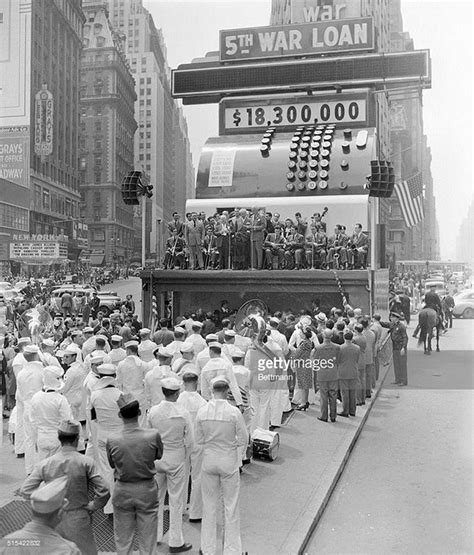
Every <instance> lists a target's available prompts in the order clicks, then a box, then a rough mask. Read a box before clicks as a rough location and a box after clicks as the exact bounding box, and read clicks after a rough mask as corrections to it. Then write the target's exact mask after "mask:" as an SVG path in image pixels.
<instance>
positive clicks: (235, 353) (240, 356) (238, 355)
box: [230, 349, 245, 358]
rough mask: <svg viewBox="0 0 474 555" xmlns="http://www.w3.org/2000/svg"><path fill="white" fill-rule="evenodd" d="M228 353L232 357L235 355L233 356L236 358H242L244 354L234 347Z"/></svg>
mask: <svg viewBox="0 0 474 555" xmlns="http://www.w3.org/2000/svg"><path fill="white" fill-rule="evenodd" d="M230 355H231V356H232V357H235V358H237V357H238V358H243V357H244V356H245V353H244V352H243V351H242V350H241V349H234V350H233V351H232V352H231V353H230Z"/></svg>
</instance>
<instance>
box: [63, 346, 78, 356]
mask: <svg viewBox="0 0 474 555" xmlns="http://www.w3.org/2000/svg"><path fill="white" fill-rule="evenodd" d="M62 353H63V356H64V355H77V350H76V349H74V348H73V347H72V346H71V345H68V346H67V347H66V348H65V349H64V351H63V352H62Z"/></svg>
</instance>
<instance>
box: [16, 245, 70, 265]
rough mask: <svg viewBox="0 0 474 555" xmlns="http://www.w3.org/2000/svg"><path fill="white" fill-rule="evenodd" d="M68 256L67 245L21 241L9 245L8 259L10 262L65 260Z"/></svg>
mask: <svg viewBox="0 0 474 555" xmlns="http://www.w3.org/2000/svg"><path fill="white" fill-rule="evenodd" d="M67 254H68V246H67V243H53V242H50V241H47V242H45V241H21V242H11V243H10V258H11V259H12V260H19V261H20V262H21V261H23V260H25V261H26V260H30V259H35V260H47V259H54V260H61V259H63V260H65V259H66V258H67Z"/></svg>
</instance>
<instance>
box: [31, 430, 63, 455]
mask: <svg viewBox="0 0 474 555" xmlns="http://www.w3.org/2000/svg"><path fill="white" fill-rule="evenodd" d="M36 447H37V449H38V454H37V457H38V461H43V460H44V459H47V458H48V457H51V456H53V455H54V454H55V453H57V452H58V451H59V450H60V449H61V444H60V443H59V440H58V431H57V430H51V431H49V432H41V431H38V433H37V437H36Z"/></svg>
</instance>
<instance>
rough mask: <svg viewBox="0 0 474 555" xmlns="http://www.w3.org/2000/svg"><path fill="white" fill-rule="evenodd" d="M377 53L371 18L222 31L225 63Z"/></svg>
mask: <svg viewBox="0 0 474 555" xmlns="http://www.w3.org/2000/svg"><path fill="white" fill-rule="evenodd" d="M369 50H374V21H373V18H371V17H361V18H356V19H339V20H333V21H318V22H316V23H306V24H296V25H278V26H272V27H268V26H266V27H250V28H245V29H230V30H225V31H221V32H220V59H221V61H223V62H228V61H233V60H236V61H239V60H251V59H253V60H255V59H263V58H282V57H287V56H308V55H315V54H328V53H331V52H349V51H350V52H354V51H369Z"/></svg>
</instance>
